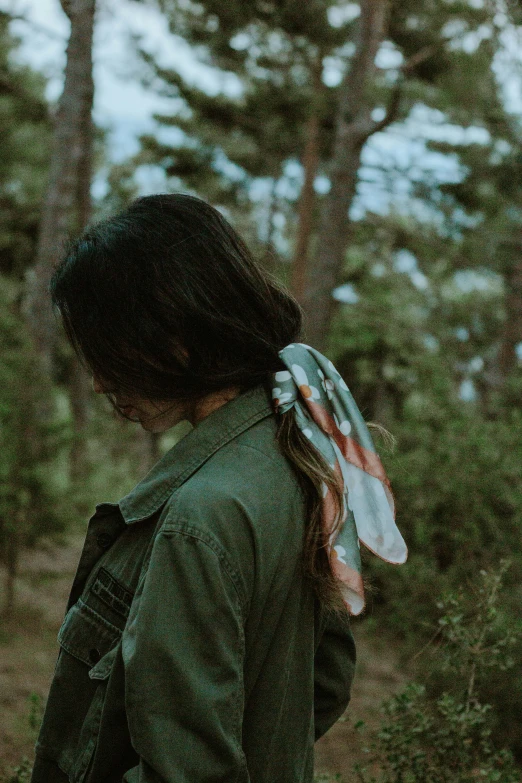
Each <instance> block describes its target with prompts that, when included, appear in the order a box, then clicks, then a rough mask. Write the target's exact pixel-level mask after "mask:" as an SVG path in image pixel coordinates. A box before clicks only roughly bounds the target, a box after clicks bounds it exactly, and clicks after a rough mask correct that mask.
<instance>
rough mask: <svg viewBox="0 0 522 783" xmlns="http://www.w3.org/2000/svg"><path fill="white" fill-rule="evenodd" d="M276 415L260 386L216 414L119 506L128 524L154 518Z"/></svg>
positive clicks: (152, 470)
mask: <svg viewBox="0 0 522 783" xmlns="http://www.w3.org/2000/svg"><path fill="white" fill-rule="evenodd" d="M273 412H274V409H273V407H272V401H271V397H270V393H269V391H268V388H267V387H265V385H264V384H259V385H258V386H255V387H253V388H251V389H249V390H248V391H246V392H243V393H242V394H239V395H238V396H237V397H234V398H233V399H232V400H229V401H228V402H226V403H225V404H224V405H222V406H221V407H220V408H217V410H215V411H212V413H210V414H209V415H208V416H206V417H205V418H204V419H202V421H200V422H199V424H197V426H196V427H194V428H193V429H192V430H190V432H188V434H187V435H185V436H184V437H183V438H182V439H181V440H180V441H178V443H176V444H175V445H174V446H173V447H172V448H171V449H169V451H167V453H166V454H164V455H163V457H162V458H161V459H160V460H159V461H158V462H157V463H156V464H155V465H154V467H153V468H152V469H151V470H150V471H149V473H147V475H146V476H145V478H144V479H142V480H141V481H140V482H139V484H137V485H136V486H135V487H134V489H133V490H131V492H129V494H128V495H125V497H124V498H122V499H121V500H120V501H119V503H118V506H119V508H120V511H121V513H122V516H123V519H124V520H125V522H126V523H127V524H132V523H134V522H138V521H140V520H142V519H146V518H148V517H150V516H151V515H152V514H153V513H154V512H155V511H157V510H158V509H159V508H160V507H161V506H162V505H163V504H164V503H165V501H166V500H167V498H168V497H169V496H170V495H171V494H172V492H173V491H174V490H175V489H177V487H179V486H181V484H183V482H185V481H186V480H187V479H188V478H189V476H191V475H192V474H193V473H194V472H195V471H196V470H197V469H198V468H199V467H200V466H201V465H202V464H203V463H204V462H206V461H207V460H208V459H209V458H210V457H211V456H212V455H213V454H214V453H215V452H216V451H218V449H220V448H221V447H222V446H224V445H225V444H226V443H228V442H229V441H231V440H233V439H234V438H236V437H237V436H238V435H240V434H241V433H242V432H244V431H245V430H247V429H249V427H252V426H253V425H254V424H256V423H257V422H258V421H261V419H264V418H266V417H268V416H270V415H271V414H272V413H273Z"/></svg>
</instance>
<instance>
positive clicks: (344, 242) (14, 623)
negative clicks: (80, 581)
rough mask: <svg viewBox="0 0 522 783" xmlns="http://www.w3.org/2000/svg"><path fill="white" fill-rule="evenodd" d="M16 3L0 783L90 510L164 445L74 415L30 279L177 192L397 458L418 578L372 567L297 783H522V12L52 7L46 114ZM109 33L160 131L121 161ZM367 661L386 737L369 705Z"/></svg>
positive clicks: (467, 1) (224, 5) (155, 1)
mask: <svg viewBox="0 0 522 783" xmlns="http://www.w3.org/2000/svg"><path fill="white" fill-rule="evenodd" d="M37 2H38V0H26V2H25V3H24V2H21V1H20V2H16V1H15V0H13V1H12V2H7V0H4V1H3V3H2V4H1V7H2V10H1V12H0V139H1V148H0V149H1V156H0V275H1V277H0V344H1V356H0V478H1V481H0V560H1V576H2V588H1V593H0V600H1V601H2V611H3V615H2V620H1V625H0V704H1V711H2V717H1V718H0V756H1V761H0V770H2V769H3V774H4V776H5V780H9V781H19V780H20V781H21V780H27V779H28V775H29V769H30V758H31V745H32V742H34V735H35V732H36V730H37V727H38V721H39V716H40V714H41V708H42V704H43V702H44V700H45V692H46V687H48V684H49V680H50V677H51V675H52V669H53V665H54V659H55V656H56V647H55V645H56V642H55V639H56V631H57V628H58V625H59V622H60V621H61V614H63V610H64V607H65V599H66V595H67V592H66V591H67V588H68V586H69V584H70V580H71V578H72V573H73V572H74V567H75V563H76V560H77V556H78V551H79V550H78V548H79V546H80V544H81V539H82V535H83V533H84V531H85V525H86V521H87V519H88V517H89V516H90V514H91V513H92V511H93V508H94V504H95V503H97V502H100V501H101V500H113V501H114V500H118V499H119V498H120V497H121V496H122V495H123V494H125V493H126V492H127V491H129V490H130V489H131V488H132V486H133V485H134V484H135V483H136V482H137V481H138V480H139V479H140V478H141V477H142V476H143V475H144V474H145V472H146V471H147V470H148V468H149V467H150V466H151V465H152V464H153V463H154V462H155V461H156V460H157V459H158V458H159V457H160V456H161V454H162V453H164V451H165V450H166V449H168V448H170V447H172V446H173V445H174V444H175V443H176V440H177V439H178V438H179V437H182V435H183V431H182V425H181V429H180V428H179V427H178V428H175V429H174V430H172V431H169V432H168V433H167V434H166V435H164V436H162V437H158V436H151V435H149V434H146V433H144V432H143V431H141V430H139V431H138V430H136V429H135V428H134V427H133V425H132V424H130V423H127V422H120V421H118V420H116V419H115V418H114V417H113V416H112V415H111V413H110V408H109V406H108V404H106V401H105V400H103V399H101V400H100V399H98V398H95V395H94V394H93V393H92V391H91V388H90V379H89V378H88V377H87V376H86V375H85V374H84V372H83V371H82V370H81V368H80V367H79V366H78V363H77V361H76V360H75V358H74V356H73V354H72V352H71V349H70V348H69V347H68V346H67V344H66V342H65V340H64V337H63V335H62V333H61V331H60V328H59V325H58V323H57V321H56V319H55V317H54V315H53V313H52V311H51V308H50V304H49V301H48V295H47V292H46V287H47V283H48V280H49V276H50V274H51V271H52V268H53V265H54V264H55V263H56V261H57V260H58V259H59V258H60V255H61V253H62V249H63V246H64V243H65V242H66V241H67V239H68V238H69V237H70V236H74V235H76V234H78V233H79V232H80V231H81V230H82V229H83V227H84V226H86V225H87V224H88V223H89V222H90V221H91V220H96V219H99V218H101V217H103V216H105V215H108V214H111V213H113V212H114V211H116V210H118V209H120V208H122V207H124V206H125V205H126V204H127V203H128V202H129V201H130V200H131V199H132V198H134V197H135V196H137V195H139V194H143V193H148V192H155V191H180V190H181V191H186V192H190V193H194V194H196V195H199V196H201V197H202V198H204V199H206V200H208V201H210V202H211V203H212V204H214V205H215V206H217V207H218V208H220V209H221V210H222V211H223V213H224V214H225V215H226V216H227V217H228V218H229V219H230V220H231V221H232V222H233V224H234V225H235V226H236V227H237V228H238V229H239V231H240V232H241V233H242V235H243V236H244V237H245V239H246V240H247V241H248V242H249V244H250V246H251V247H252V248H253V249H254V250H255V252H256V255H257V257H258V258H259V260H260V262H261V263H262V264H264V265H266V266H267V267H268V268H269V269H270V270H271V271H272V272H273V273H274V274H276V275H278V276H279V277H280V278H281V279H283V280H284V281H285V283H286V284H287V285H288V286H289V288H290V289H291V290H292V291H293V292H294V294H295V295H296V297H297V298H298V300H299V301H300V303H301V304H302V307H303V310H304V313H305V317H306V335H305V342H309V343H310V344H312V345H314V346H315V347H317V348H319V349H320V350H323V351H324V352H326V353H327V355H328V356H329V357H330V358H331V359H332V360H333V361H334V363H335V364H336V366H337V367H338V369H339V371H340V372H341V373H342V375H343V377H344V378H345V380H346V382H347V383H348V385H349V387H350V389H351V391H352V393H353V394H354V397H355V399H356V400H357V402H358V404H359V407H360V408H361V410H362V412H363V415H364V416H365V418H366V419H367V420H371V421H376V422H380V423H381V424H383V425H384V426H385V427H386V428H387V429H388V430H389V431H390V432H391V433H393V435H394V436H395V439H396V444H395V447H394V448H391V447H390V446H389V444H387V443H386V442H384V441H382V442H377V444H376V445H377V446H378V448H379V451H380V453H381V455H382V458H383V462H384V464H385V467H386V469H387V472H388V474H389V476H390V479H391V483H392V486H393V488H394V492H395V495H396V501H397V519H398V523H399V527H400V529H401V530H402V532H403V534H404V537H405V539H406V541H407V543H408V546H409V550H410V557H409V561H408V563H407V564H406V565H404V566H402V567H401V568H391V567H389V566H387V565H386V564H380V563H379V562H376V559H375V558H374V559H373V560H371V559H370V558H368V561H367V571H368V574H369V580H370V582H371V585H372V588H371V590H372V597H371V600H370V606H369V608H368V611H367V612H366V615H365V616H364V617H363V618H362V619H361V620H359V621H357V623H355V632H356V634H357V636H358V638H359V640H360V650H361V652H360V670H359V684H358V685H357V688H358V691H357V692H356V695H355V698H354V705H353V707H351V708H349V710H348V713H347V716H346V719H345V720H344V722H343V720H342V721H341V722H340V723H339V724H338V725H337V726H336V727H334V729H332V731H331V732H330V734H329V735H328V736H327V737H326V738H325V739H324V741H322V743H319V744H318V772H317V775H318V779H319V780H325V781H326V780H337V779H341V778H339V777H335V776H336V775H341V777H342V779H343V780H345V781H349V780H359V781H367V782H369V781H380V782H381V783H386V782H389V783H392V782H393V783H399V782H402V783H413V782H414V781H428V783H430V782H431V781H433V783H443V782H445V781H447V782H448V783H451V782H453V781H455V782H456V781H463V782H464V781H470V782H471V781H479V780H480V781H484V780H485V781H492V782H493V781H503V782H504V783H509V782H510V781H517V780H520V779H521V778H520V769H521V765H522V676H521V675H522V672H521V668H520V663H521V660H522V635H521V632H522V615H521V612H520V606H521V603H522V537H521V530H522V524H521V523H522V467H521V463H522V430H521V425H522V396H521V395H522V185H521V182H522V3H521V4H518V3H517V2H516V0H361V2H359V3H355V2H346V0H300V1H298V0H226V2H217V1H216V0H150V2H148V0H142V2H139V0H56V6H57V7H56V14H61V15H62V16H63V20H64V22H66V23H67V24H66V25H65V27H64V29H67V30H68V32H67V36H66V39H64V41H63V48H64V51H65V47H66V58H65V67H64V71H63V78H62V80H61V83H60V84H61V86H60V89H61V90H62V92H61V94H60V95H58V96H57V97H56V99H55V98H54V97H52V96H51V97H50V96H49V90H48V89H47V88H48V81H49V79H50V76H49V74H48V73H46V72H45V69H44V70H43V71H42V70H40V69H37V68H35V67H34V66H32V65H30V64H29V63H28V60H27V58H24V57H23V56H22V55H21V51H22V49H21V45H22V39H24V36H26V35H29V34H32V33H34V35H35V36H36V37H35V39H34V40H35V41H38V40H41V39H42V37H43V38H45V36H51V37H52V36H56V33H55V32H53V30H52V29H50V28H49V29H47V28H46V27H45V25H44V26H40V27H38V24H37V23H35V22H34V21H32V17H31V14H30V10H31V3H33V4H34V3H37ZM144 8H147V9H148V10H149V12H150V13H151V14H152V13H153V14H155V15H156V17H155V18H157V19H161V20H162V24H163V25H164V30H165V33H164V45H163V48H162V51H161V52H160V51H159V49H157V48H155V47H154V46H152V45H151V44H150V41H148V40H147V36H146V35H145V34H143V35H140V34H139V31H138V32H137V31H136V26H135V25H134V26H133V25H132V24H130V22H131V21H132V18H133V14H138V13H142V12H143V9H144ZM117 13H121V14H123V17H122V18H123V19H125V18H128V20H129V27H128V31H127V37H126V38H125V46H124V49H125V73H124V76H123V78H124V79H125V80H127V81H129V82H131V81H132V82H135V83H136V84H137V85H140V87H141V89H142V90H143V94H144V95H145V94H146V95H149V96H151V95H154V96H157V97H158V99H159V101H160V102H161V106H162V110H161V111H158V112H156V113H155V114H154V117H153V118H152V119H151V123H150V128H149V130H148V131H147V132H146V133H141V134H140V135H139V139H138V142H137V144H136V145H135V147H134V149H133V150H131V152H130V153H129V154H128V155H125V154H124V155H121V154H119V155H115V154H114V139H112V140H111V129H110V128H108V127H104V126H103V124H100V123H96V122H94V121H93V112H92V109H93V100H94V99H95V95H96V90H97V89H98V82H99V80H100V79H101V78H102V77H103V69H104V68H109V67H110V66H109V65H104V63H103V55H104V51H106V52H108V51H110V49H111V46H112V42H111V40H110V36H109V37H106V39H105V43H104V44H103V46H101V47H99V49H100V51H101V50H103V47H105V50H103V51H101V55H100V62H99V63H98V64H97V66H96V67H97V70H96V71H95V73H96V74H97V76H96V79H95V78H94V77H93V30H94V31H95V30H96V25H97V24H99V23H100V20H103V23H104V25H105V28H106V29H107V25H108V24H109V25H110V19H111V14H112V15H115V14H117ZM38 36H40V38H38ZM169 47H171V50H172V54H173V56H172V58H170V59H169V56H168V55H169ZM180 51H182V52H188V53H189V55H190V56H189V55H187V56H189V59H188V60H187V62H188V65H185V66H184V67H181V66H180V62H181V60H180V58H179V57H178V56H176V54H179V52H180ZM191 68H192V70H193V72H194V74H195V75H197V74H198V73H205V74H207V75H210V76H211V78H210V77H209V79H208V83H207V84H206V83H205V79H201V78H195V76H194V77H193V76H192V75H191V73H192V72H191ZM100 74H101V75H100ZM120 76H121V74H120ZM146 105H148V104H147V103H146V101H144V106H146ZM158 105H159V104H158ZM144 110H145V109H144ZM372 661H373V662H374V664H372V663H371V662H372ZM383 661H384V662H385V663H386V665H387V666H388V670H387V672H388V673H387V675H386V676H387V677H388V685H386V686H385V687H383V688H382V689H381V690H379V689H377V696H378V697H379V699H378V701H380V696H381V695H382V696H386V697H387V700H386V702H385V704H384V707H383V713H382V715H381V716H380V717H379V714H378V709H377V707H378V705H377V704H374V703H373V702H372V703H371V704H370V703H369V702H365V701H364V694H365V693H368V692H369V689H370V687H374V686H375V683H373V685H371V683H370V679H371V676H373V675H372V665H373V666H374V669H378V668H379V666H381V667H382V666H383ZM381 673H382V672H381ZM381 691H382V693H381ZM358 694H360V695H358ZM377 696H376V698H377ZM26 712H27V715H25V713H26ZM376 716H377V717H376ZM2 764H3V766H2ZM354 764H355V767H354V766H353V765H354ZM1 774H2V773H1V772H0V777H1Z"/></svg>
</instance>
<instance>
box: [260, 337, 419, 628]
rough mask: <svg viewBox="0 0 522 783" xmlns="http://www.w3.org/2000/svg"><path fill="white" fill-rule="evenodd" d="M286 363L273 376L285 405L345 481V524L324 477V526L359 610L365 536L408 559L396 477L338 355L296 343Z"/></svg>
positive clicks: (343, 583)
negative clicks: (330, 356) (336, 358)
mask: <svg viewBox="0 0 522 783" xmlns="http://www.w3.org/2000/svg"><path fill="white" fill-rule="evenodd" d="M279 356H280V358H281V360H282V361H283V363H284V364H285V366H286V367H287V369H286V370H281V371H280V372H276V373H274V375H273V376H272V380H273V389H272V398H273V404H274V408H275V410H276V412H277V413H285V412H286V411H287V410H289V409H290V408H292V407H293V408H295V416H296V421H297V425H298V426H299V428H300V429H301V431H302V432H303V433H304V434H305V435H306V436H307V437H308V438H309V439H310V442H311V443H312V444H313V445H314V446H315V448H316V449H317V450H318V451H319V452H320V453H321V454H322V456H323V457H324V458H325V459H326V461H327V462H328V464H329V465H330V466H331V468H332V469H333V471H334V472H335V474H336V475H337V477H338V478H339V481H340V484H341V486H342V488H343V497H344V504H343V505H344V508H343V512H342V521H341V524H340V526H339V527H338V528H337V531H335V530H332V526H333V523H334V522H335V519H336V508H335V502H334V498H333V496H332V492H331V491H330V489H329V488H328V487H327V485H326V484H325V485H324V491H323V513H322V521H323V530H324V533H325V539H326V542H327V551H328V556H329V559H330V563H331V566H332V570H333V572H334V574H335V575H336V576H337V577H338V579H339V580H340V587H341V592H342V595H343V599H344V602H345V604H346V606H347V608H348V610H349V612H350V614H352V615H358V614H360V613H361V612H362V611H363V609H364V604H365V598H364V587H363V579H362V573H361V556H360V543H359V542H362V543H363V544H364V545H365V546H366V547H367V548H368V549H369V550H370V551H371V552H373V553H374V554H376V555H378V557H380V558H382V559H383V560H386V561H387V562H389V563H394V564H399V563H404V562H405V560H406V558H407V556H408V551H407V548H406V544H405V543H404V540H403V538H402V536H401V534H400V532H399V530H398V528H397V525H396V524H395V506H394V501H393V495H392V491H391V488H390V482H389V481H388V478H387V476H386V473H385V471H384V468H383V466H382V463H381V460H380V458H379V456H378V454H377V452H376V450H375V447H374V445H373V441H372V438H371V436H370V433H369V431H368V427H367V426H366V424H365V421H364V419H363V417H362V415H361V412H360V411H359V408H358V407H357V404H356V402H355V400H354V399H353V397H352V395H351V393H350V391H349V389H348V386H347V385H346V383H345V382H344V380H343V379H342V377H341V375H340V373H339V372H338V371H337V370H336V369H335V367H334V365H333V364H332V362H331V361H330V360H329V359H327V358H326V356H323V354H322V353H320V352H319V351H317V350H316V349H315V348H311V347H310V346H309V345H305V344H304V343H292V344H290V345H287V346H286V347H285V348H283V349H282V350H281V351H280V352H279Z"/></svg>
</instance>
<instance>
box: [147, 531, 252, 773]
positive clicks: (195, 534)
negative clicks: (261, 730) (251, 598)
mask: <svg viewBox="0 0 522 783" xmlns="http://www.w3.org/2000/svg"><path fill="white" fill-rule="evenodd" d="M175 534H179V535H182V536H185V537H186V538H192V539H194V540H196V541H201V543H202V544H205V546H207V547H208V548H209V549H210V550H211V551H212V552H213V553H214V554H215V555H216V557H217V558H218V560H219V562H220V563H221V564H222V565H223V569H224V573H225V574H226V575H227V576H228V578H229V579H230V582H231V584H232V586H233V588H234V593H235V595H236V598H237V602H238V606H237V608H238V609H239V613H240V615H241V618H242V619H244V618H243V603H244V602H243V601H242V599H241V596H240V592H239V589H238V585H237V584H236V582H235V578H234V569H233V568H232V567H231V566H230V564H229V563H228V559H227V557H226V555H225V553H224V551H223V550H222V549H221V547H220V546H219V544H218V543H217V541H215V540H214V539H213V538H212V537H211V536H209V535H208V534H205V533H203V532H201V531H200V530H198V529H197V528H194V527H192V526H190V525H187V526H184V527H183V528H181V529H180V528H170V527H169V529H168V530H162V531H161V533H160V535H164V536H165V537H170V536H174V535H175ZM239 639H240V644H241V650H240V652H241V655H242V657H243V659H244V656H245V629H244V625H243V622H240V623H239ZM239 676H240V694H239V698H238V699H237V700H236V715H235V718H236V735H237V736H241V729H242V725H243V709H244V704H245V683H244V677H243V667H240V675H239ZM237 749H238V751H239V756H240V757H241V759H242V762H243V766H246V758H245V753H244V750H243V746H242V745H241V742H238V744H237ZM243 771H244V770H243V769H241V770H238V777H237V778H236V779H238V778H239V776H240V775H241V774H242V772H243Z"/></svg>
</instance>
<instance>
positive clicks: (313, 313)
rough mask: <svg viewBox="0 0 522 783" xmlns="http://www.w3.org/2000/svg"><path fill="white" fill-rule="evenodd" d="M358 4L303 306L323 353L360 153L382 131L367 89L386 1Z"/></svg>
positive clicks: (312, 338) (311, 336)
mask: <svg viewBox="0 0 522 783" xmlns="http://www.w3.org/2000/svg"><path fill="white" fill-rule="evenodd" d="M360 6H361V14H360V20H359V34H358V40H357V44H356V51H355V54H354V56H353V59H352V62H351V64H350V68H349V70H348V72H347V74H346V76H345V78H344V81H343V83H342V84H341V87H340V91H339V109H338V114H337V118H336V123H335V141H334V151H333V158H332V161H331V167H330V171H329V177H330V182H331V187H330V191H329V193H328V194H327V196H326V197H325V199H324V208H323V211H322V215H321V221H320V227H319V234H318V242H317V254H316V258H315V262H314V264H313V267H312V269H311V270H310V272H311V274H310V281H309V283H308V286H307V291H306V295H305V303H304V310H305V322H306V340H307V342H309V343H310V344H312V345H313V346H314V347H316V348H318V349H319V350H324V347H325V344H326V339H327V333H328V328H329V324H330V320H331V317H332V312H333V305H334V300H333V298H332V290H333V289H334V288H335V286H336V285H337V283H338V280H339V277H340V273H341V270H342V264H343V259H344V254H345V251H346V246H347V242H348V226H349V222H348V211H349V208H350V206H351V204H352V201H353V198H354V195H355V189H356V184H357V173H358V170H359V165H360V159H361V150H362V148H363V146H364V143H365V142H366V140H367V139H368V137H369V136H371V135H372V134H373V133H375V132H376V131H377V130H381V129H382V128H383V127H384V125H383V123H382V122H379V123H377V122H374V121H373V120H372V118H371V112H372V108H373V106H372V101H371V98H370V96H369V88H370V86H371V83H372V81H373V78H374V75H375V71H376V66H375V57H376V54H377V50H378V49H379V46H380V44H381V42H382V40H383V38H384V35H385V27H386V10H387V0H362V2H361V4H360ZM388 121H391V118H388Z"/></svg>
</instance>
